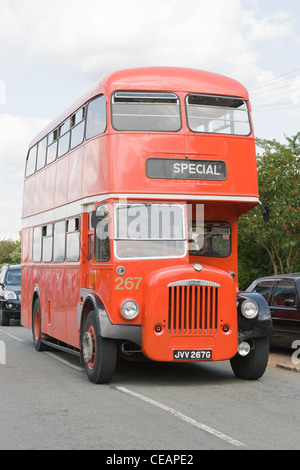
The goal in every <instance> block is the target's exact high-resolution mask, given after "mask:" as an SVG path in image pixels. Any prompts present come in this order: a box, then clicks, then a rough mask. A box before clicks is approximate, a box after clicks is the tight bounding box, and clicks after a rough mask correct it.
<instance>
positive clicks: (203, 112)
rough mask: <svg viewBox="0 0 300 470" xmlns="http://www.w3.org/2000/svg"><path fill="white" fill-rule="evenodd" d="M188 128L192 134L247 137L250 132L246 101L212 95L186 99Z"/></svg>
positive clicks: (194, 96) (193, 96)
mask: <svg viewBox="0 0 300 470" xmlns="http://www.w3.org/2000/svg"><path fill="white" fill-rule="evenodd" d="M186 109H187V120H188V126H189V128H190V129H191V130H192V131H193V132H203V133H210V134H232V135H249V134H250V132H251V128H250V121H249V114H248V108H247V104H246V101H244V100H242V99H241V98H231V97H222V96H212V95H188V96H187V97H186Z"/></svg>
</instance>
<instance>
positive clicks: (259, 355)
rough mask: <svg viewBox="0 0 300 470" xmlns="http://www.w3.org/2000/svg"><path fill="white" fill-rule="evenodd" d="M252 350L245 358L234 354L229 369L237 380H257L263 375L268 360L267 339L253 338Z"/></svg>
mask: <svg viewBox="0 0 300 470" xmlns="http://www.w3.org/2000/svg"><path fill="white" fill-rule="evenodd" d="M253 346H254V347H253V348H252V349H251V350H250V352H249V354H247V356H240V355H239V354H236V356H234V357H233V358H232V359H231V360H230V363H231V367H232V370H233V372H234V374H235V375H236V377H238V378H239V379H244V380H257V379H259V378H260V377H262V375H263V374H264V372H265V370H266V368H267V365H268V359H269V338H255V339H254V340H253Z"/></svg>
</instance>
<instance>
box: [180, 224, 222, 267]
mask: <svg viewBox="0 0 300 470" xmlns="http://www.w3.org/2000/svg"><path fill="white" fill-rule="evenodd" d="M230 253H231V227H230V225H229V224H228V223H227V222H204V223H203V222H202V223H199V222H194V221H193V222H192V223H191V225H190V227H189V254H190V255H192V256H209V257H216V258H226V257H227V256H229V255H230Z"/></svg>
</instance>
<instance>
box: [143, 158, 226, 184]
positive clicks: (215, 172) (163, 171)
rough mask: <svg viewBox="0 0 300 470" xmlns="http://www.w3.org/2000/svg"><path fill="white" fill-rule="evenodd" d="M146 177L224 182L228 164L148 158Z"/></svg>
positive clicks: (214, 161) (213, 161) (212, 161)
mask: <svg viewBox="0 0 300 470" xmlns="http://www.w3.org/2000/svg"><path fill="white" fill-rule="evenodd" d="M146 175H147V176H148V177H149V178H172V179H181V180H219V181H223V180H225V179H226V177H227V172H226V163H225V162H223V161H221V160H187V159H186V160H183V159H177V158H176V159H174V158H148V160H147V162H146Z"/></svg>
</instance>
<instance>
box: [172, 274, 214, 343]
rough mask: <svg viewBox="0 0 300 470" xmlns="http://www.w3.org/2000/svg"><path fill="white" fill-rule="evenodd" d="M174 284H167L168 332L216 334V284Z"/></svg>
mask: <svg viewBox="0 0 300 470" xmlns="http://www.w3.org/2000/svg"><path fill="white" fill-rule="evenodd" d="M174 284H176V283H174ZM174 284H173V285H169V312H168V331H169V334H171V335H172V334H181V335H185V334H189V335H191V334H195V335H207V334H216V333H217V330H218V288H219V286H218V284H214V285H174ZM211 284H213V283H211Z"/></svg>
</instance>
